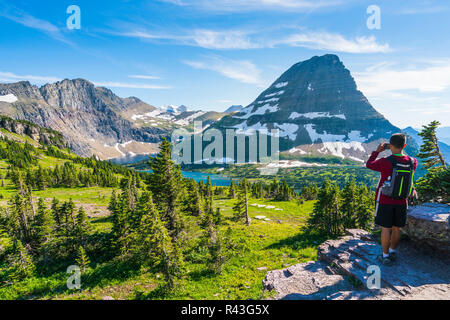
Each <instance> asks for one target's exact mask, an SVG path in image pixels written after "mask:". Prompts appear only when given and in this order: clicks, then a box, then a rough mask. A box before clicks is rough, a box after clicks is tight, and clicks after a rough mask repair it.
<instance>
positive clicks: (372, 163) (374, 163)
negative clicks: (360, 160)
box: [366, 143, 385, 172]
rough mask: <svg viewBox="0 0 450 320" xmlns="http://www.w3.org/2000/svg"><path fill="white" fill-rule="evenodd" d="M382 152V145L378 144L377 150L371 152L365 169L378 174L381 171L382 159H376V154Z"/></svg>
mask: <svg viewBox="0 0 450 320" xmlns="http://www.w3.org/2000/svg"><path fill="white" fill-rule="evenodd" d="M384 150H385V149H384V143H380V144H379V145H378V147H377V150H376V151H374V152H372V154H371V155H370V157H369V160H367V162H366V167H367V168H368V169H370V170H373V171H378V172H380V171H381V168H382V166H383V165H382V161H383V158H382V159H377V157H378V154H380V152H383V151H384Z"/></svg>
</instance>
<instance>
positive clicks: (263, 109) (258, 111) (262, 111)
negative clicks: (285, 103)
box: [233, 104, 278, 119]
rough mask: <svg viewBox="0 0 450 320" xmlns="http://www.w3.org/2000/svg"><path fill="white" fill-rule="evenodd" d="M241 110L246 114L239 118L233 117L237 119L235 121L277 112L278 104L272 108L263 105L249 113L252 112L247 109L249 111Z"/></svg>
mask: <svg viewBox="0 0 450 320" xmlns="http://www.w3.org/2000/svg"><path fill="white" fill-rule="evenodd" d="M248 108H249V107H248ZM243 110H245V111H244V112H245V113H246V114H245V115H243V116H241V117H239V116H233V117H234V118H237V119H248V118H250V117H251V116H254V115H263V114H265V113H266V112H269V113H271V112H276V111H278V104H276V105H274V106H271V105H269V104H265V105H263V106H261V107H259V108H258V109H256V111H255V112H250V111H251V110H252V108H249V109H247V108H245V109H243Z"/></svg>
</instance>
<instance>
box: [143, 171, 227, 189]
mask: <svg viewBox="0 0 450 320" xmlns="http://www.w3.org/2000/svg"><path fill="white" fill-rule="evenodd" d="M145 171H147V172H151V170H145ZM181 173H182V174H183V177H184V178H188V179H190V178H192V179H194V180H195V181H197V182H199V181H203V182H205V183H206V180H207V179H208V176H209V178H210V179H211V184H215V185H216V186H220V187H227V186H229V185H230V182H231V179H230V178H229V177H226V176H221V175H219V174H214V173H206V172H196V171H183V170H181Z"/></svg>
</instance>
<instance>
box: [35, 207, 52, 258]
mask: <svg viewBox="0 0 450 320" xmlns="http://www.w3.org/2000/svg"><path fill="white" fill-rule="evenodd" d="M34 220H35V221H34V232H35V245H36V248H37V249H38V250H39V251H40V252H41V253H42V254H44V255H45V254H46V251H47V250H48V247H49V245H50V243H51V239H52V238H53V236H52V231H53V229H52V227H53V223H54V221H53V217H52V216H51V214H50V212H49V211H48V210H47V207H46V206H45V203H44V199H43V198H39V200H38V209H37V213H36V217H35V219H34ZM47 258H48V257H47V256H46V257H44V260H47Z"/></svg>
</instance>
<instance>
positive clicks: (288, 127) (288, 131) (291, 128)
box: [274, 123, 298, 140]
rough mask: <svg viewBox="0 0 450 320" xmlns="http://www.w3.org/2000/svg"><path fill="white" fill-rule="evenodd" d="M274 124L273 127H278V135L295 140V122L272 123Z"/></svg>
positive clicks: (296, 126) (296, 127)
mask: <svg viewBox="0 0 450 320" xmlns="http://www.w3.org/2000/svg"><path fill="white" fill-rule="evenodd" d="M274 126H275V128H278V129H280V134H279V136H280V137H288V138H289V139H291V140H295V139H296V138H297V134H296V132H297V131H298V125H296V124H295V123H283V124H278V123H274Z"/></svg>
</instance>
